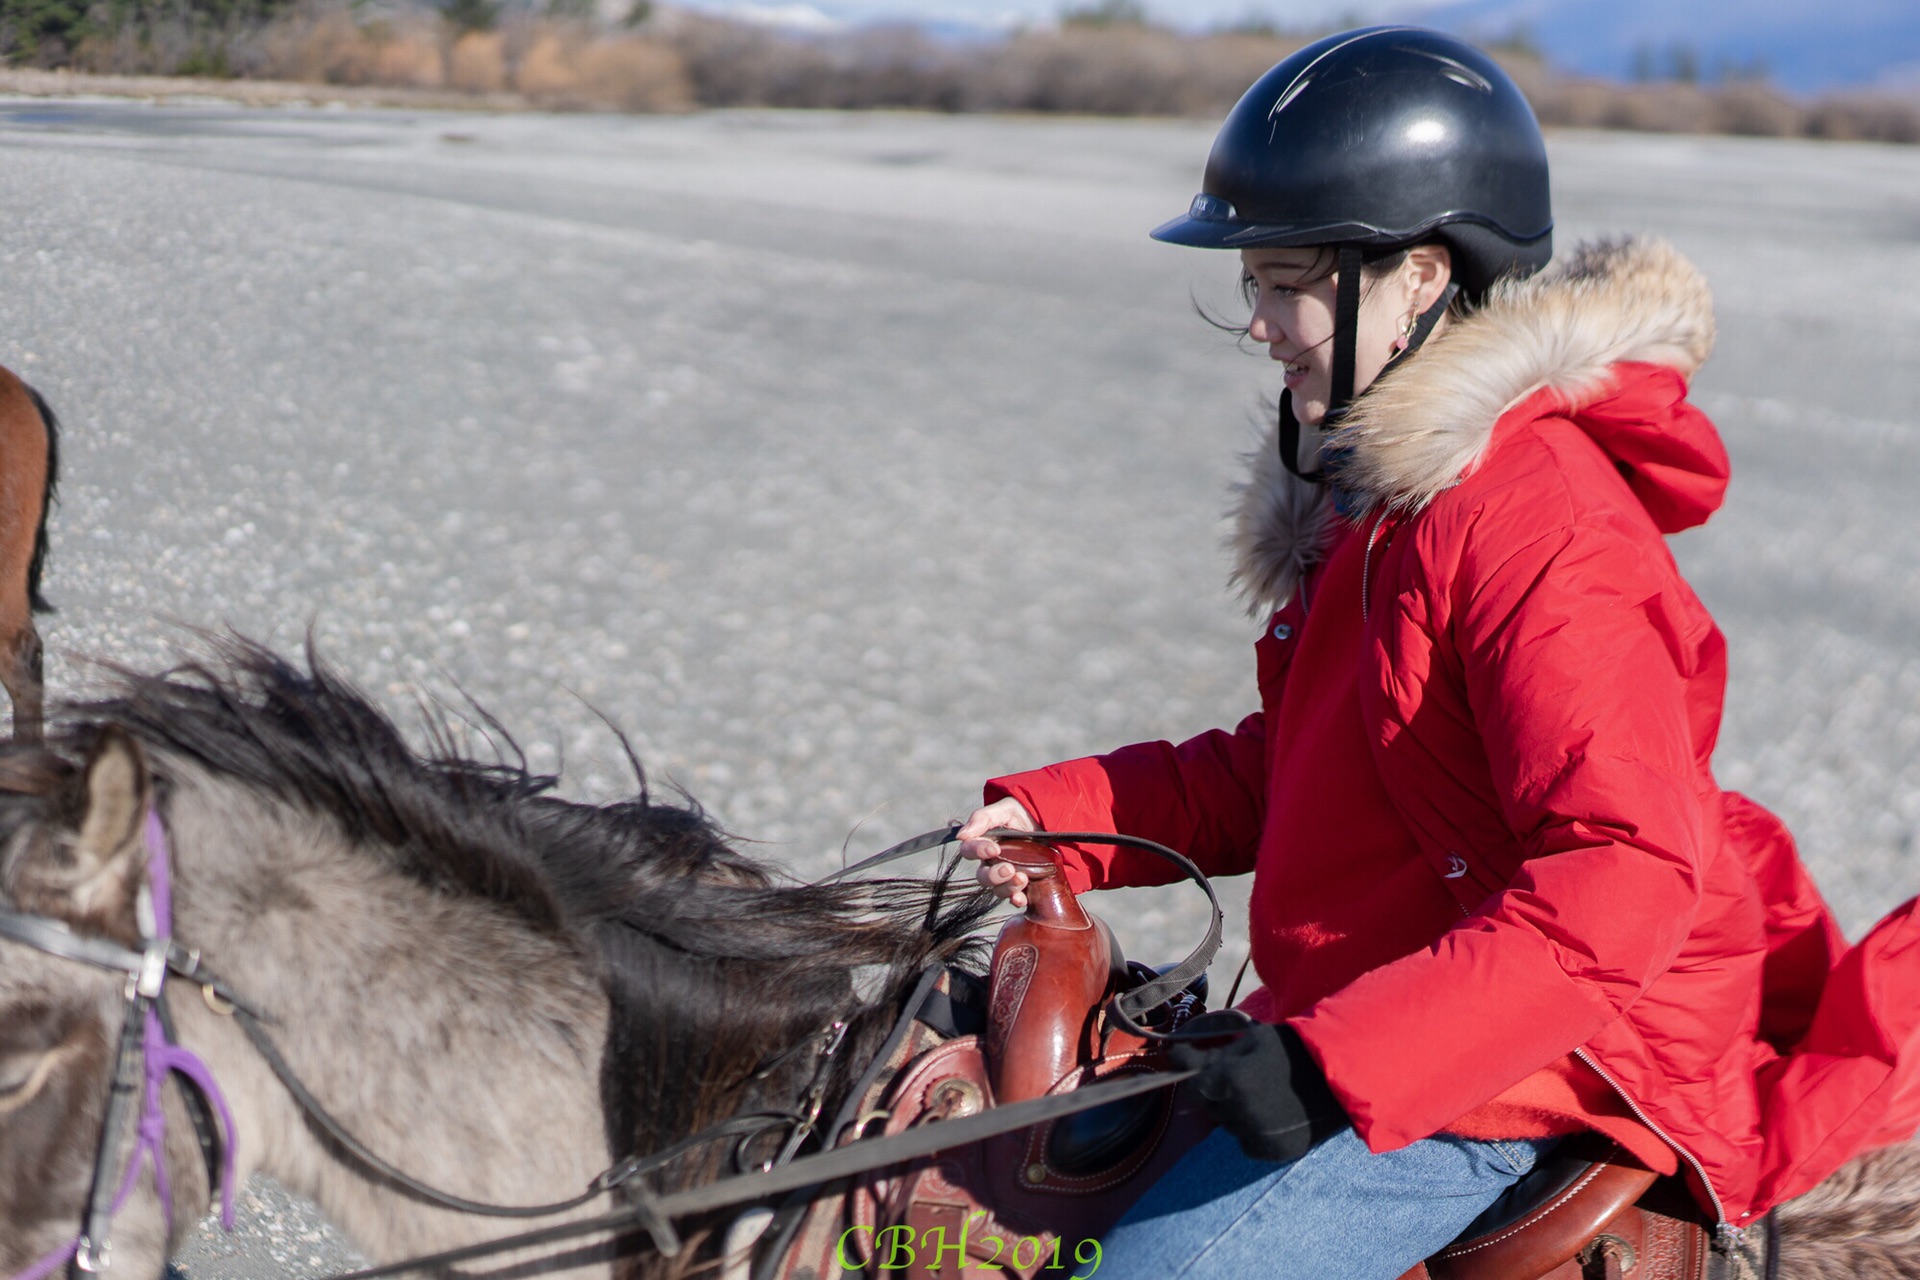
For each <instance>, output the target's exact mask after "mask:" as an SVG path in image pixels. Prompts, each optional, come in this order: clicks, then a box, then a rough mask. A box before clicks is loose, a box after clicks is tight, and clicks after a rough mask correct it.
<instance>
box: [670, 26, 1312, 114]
mask: <svg viewBox="0 0 1920 1280" xmlns="http://www.w3.org/2000/svg"><path fill="white" fill-rule="evenodd" d="M663 38H665V39H666V40H668V41H670V42H671V43H672V44H673V46H674V47H675V48H676V49H677V50H678V51H679V52H680V54H681V56H682V58H684V59H685V62H686V66H687V72H688V77H689V82H690V84H691V86H692V91H693V95H694V98H695V100H696V101H698V102H699V103H701V104H702V105H704V106H781V107H842V108H859V107H917V108H923V109H931V110H943V111H955V110H967V111H1051V112H1079V113H1090V114H1110V115H1217V114H1219V113H1221V112H1223V111H1225V110H1226V108H1227V107H1229V106H1231V105H1232V104H1233V103H1234V102H1235V101H1237V100H1238V99H1239V97H1240V95H1241V94H1242V93H1243V92H1245V90H1246V87H1247V86H1248V85H1249V84H1251V83H1252V82H1253V81H1254V80H1255V79H1257V78H1258V77H1259V75H1260V74H1261V73H1262V72H1264V71H1265V70H1266V69H1267V68H1268V67H1270V66H1271V65H1273V63H1275V62H1277V61H1279V60H1280V59H1281V58H1282V57H1285V56H1286V55H1287V54H1288V53H1290V52H1292V51H1293V50H1294V49H1295V48H1297V47H1299V44H1300V43H1301V42H1300V41H1289V40H1285V39H1280V38H1276V37H1270V36H1258V35H1217V36H1206V37H1186V36H1179V35H1175V34H1173V33H1171V32H1167V31H1160V30H1156V29H1153V28H1150V27H1143V26H1139V25H1137V24H1131V23H1120V22H1114V23H1086V24H1073V25H1068V26H1066V27H1063V28H1062V29H1060V30H1058V31H1046V32H1025V33H1021V34H1017V35H1014V36H1012V37H1010V38H1009V39H1007V40H1005V41H1001V42H997V43H994V44H987V45H976V46H958V47H955V46H948V45H941V44H938V43H936V42H934V41H932V40H929V39H928V38H927V37H926V36H925V35H923V34H921V33H920V32H918V31H915V30H912V29H911V28H905V27H894V28H885V27H883V28H876V29H869V30H864V31H859V32H854V33H851V34H848V35H841V36H834V37H799V36H792V35H784V34H781V33H778V32H774V31H770V30H768V29H766V28H764V27H753V26H748V25H746V24H742V23H731V22H725V21H722V20H720V19H714V18H704V17H699V16H696V15H692V14H684V13H683V14H679V15H676V19H675V21H673V22H672V23H671V24H668V25H666V26H665V27H664V29H663Z"/></svg>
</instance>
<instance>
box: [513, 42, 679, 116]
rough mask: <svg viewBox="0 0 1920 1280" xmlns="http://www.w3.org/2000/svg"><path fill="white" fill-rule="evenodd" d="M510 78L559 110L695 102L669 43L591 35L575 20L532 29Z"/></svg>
mask: <svg viewBox="0 0 1920 1280" xmlns="http://www.w3.org/2000/svg"><path fill="white" fill-rule="evenodd" d="M513 82H514V87H515V88H516V89H518V90H519V91H520V92H521V93H523V94H525V95H526V96H527V97H529V98H531V99H533V100H534V101H535V102H538V103H540V104H541V105H542V106H547V107H558V108H561V109H563V110H574V111H579V110H593V109H603V110H604V109H613V110H620V111H684V110H686V109H687V108H688V107H690V106H691V105H692V104H693V93H692V89H691V87H690V85H689V83H688V79H687V71H686V67H685V65H684V64H683V63H682V62H681V60H680V55H679V54H678V53H676V52H675V51H674V50H673V49H671V48H668V47H666V46H665V45H662V44H659V43H657V42H655V41H651V40H646V39H641V38H636V37H631V36H612V37H602V38H595V37H594V36H593V34H592V32H591V31H589V30H587V29H585V28H583V27H581V26H579V25H577V24H569V25H566V26H561V25H558V24H552V25H544V26H540V27H537V28H535V29H533V30H532V31H531V33H530V38H529V39H528V40H527V42H526V47H525V49H524V51H523V52H521V54H520V56H519V60H518V64H517V66H516V67H515V69H514V75H513Z"/></svg>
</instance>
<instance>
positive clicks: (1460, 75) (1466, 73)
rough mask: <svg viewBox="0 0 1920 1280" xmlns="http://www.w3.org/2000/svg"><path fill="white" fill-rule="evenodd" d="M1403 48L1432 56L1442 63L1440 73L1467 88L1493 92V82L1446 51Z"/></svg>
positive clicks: (1425, 55) (1428, 56) (1408, 51)
mask: <svg viewBox="0 0 1920 1280" xmlns="http://www.w3.org/2000/svg"><path fill="white" fill-rule="evenodd" d="M1402 48H1403V50H1404V51H1405V52H1407V53H1412V54H1417V55H1418V56H1420V57H1423V58H1432V59H1433V60H1434V61H1435V62H1437V63H1439V64H1440V68H1441V69H1440V74H1441V75H1443V76H1445V77H1446V78H1447V79H1449V80H1451V81H1453V82H1454V83H1455V84H1458V85H1465V86H1466V87H1467V88H1469V89H1474V90H1477V91H1479V92H1481V93H1492V92H1493V82H1492V81H1491V80H1489V79H1487V78H1486V77H1485V76H1483V75H1481V74H1480V73H1479V72H1478V71H1475V70H1474V69H1473V68H1472V67H1470V66H1468V65H1467V64H1466V63H1464V62H1461V61H1459V60H1457V59H1454V58H1449V57H1447V55H1445V54H1444V53H1435V52H1434V51H1433V50H1431V49H1412V48H1406V47H1405V46H1402Z"/></svg>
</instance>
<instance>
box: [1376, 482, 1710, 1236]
mask: <svg viewBox="0 0 1920 1280" xmlns="http://www.w3.org/2000/svg"><path fill="white" fill-rule="evenodd" d="M1386 522H1387V512H1386V510H1385V509H1382V511H1381V512H1380V514H1379V515H1378V516H1377V517H1375V519H1374V522H1373V532H1372V533H1370V534H1368V535H1367V555H1366V559H1365V560H1363V561H1362V562H1361V564H1360V620H1361V621H1362V622H1366V621H1370V620H1371V613H1372V593H1371V592H1370V590H1369V587H1370V586H1371V582H1370V579H1371V578H1372V576H1373V551H1374V544H1375V543H1377V542H1378V541H1379V540H1380V529H1381V527H1382V526H1383V525H1385V524H1386ZM1455 905H1456V906H1460V914H1461V915H1463V916H1467V915H1468V914H1469V913H1468V911H1467V909H1466V907H1465V906H1463V905H1460V904H1459V903H1458V902H1457V901H1456V903H1455ZM1573 1056H1574V1057H1576V1058H1578V1059H1580V1061H1582V1062H1584V1063H1586V1064H1587V1065H1588V1066H1589V1067H1591V1068H1592V1069H1593V1072H1594V1074H1595V1075H1597V1076H1599V1077H1600V1078H1601V1079H1602V1080H1604V1081H1606V1083H1607V1087H1608V1088H1610V1089H1612V1090H1613V1091H1614V1093H1615V1094H1616V1095H1618V1096H1619V1098H1620V1101H1622V1102H1624V1103H1626V1104H1627V1109H1628V1110H1629V1111H1631V1112H1633V1114H1634V1117H1635V1118H1636V1119H1637V1120H1639V1121H1640V1123H1641V1124H1644V1125H1645V1126H1647V1128H1649V1129H1651V1130H1652V1131H1653V1133H1654V1136H1655V1137H1657V1138H1659V1139H1660V1141H1662V1142H1664V1143H1666V1144H1667V1145H1668V1146H1669V1147H1672V1148H1673V1150H1674V1152H1675V1153H1676V1154H1678V1155H1679V1157H1680V1158H1681V1159H1682V1160H1685V1161H1686V1162H1687V1163H1688V1164H1690V1165H1692V1166H1693V1171H1694V1173H1695V1174H1697V1175H1699V1178H1700V1185H1701V1186H1703V1187H1705V1188H1706V1189H1707V1198H1708V1199H1710V1200H1712V1201H1713V1218H1714V1224H1713V1240H1714V1244H1715V1245H1716V1246H1718V1247H1719V1248H1720V1250H1721V1251H1722V1252H1731V1251H1732V1250H1733V1249H1734V1248H1735V1247H1737V1246H1738V1245H1739V1243H1740V1237H1741V1234H1742V1228H1740V1227H1736V1226H1734V1225H1733V1224H1732V1223H1731V1222H1728V1221H1727V1210H1726V1207H1725V1205H1723V1204H1722V1203H1721V1201H1720V1193H1719V1192H1718V1191H1716V1190H1714V1186H1713V1180H1712V1179H1711V1178H1709V1177H1707V1169H1706V1166H1705V1165H1703V1164H1701V1163H1700V1161H1699V1159H1698V1158H1696V1157H1695V1156H1694V1154H1693V1152H1691V1151H1689V1150H1687V1149H1686V1148H1685V1147H1683V1146H1681V1145H1680V1144H1679V1143H1678V1142H1676V1141H1674V1139H1673V1138H1672V1136H1671V1135H1669V1134H1668V1133H1667V1131H1666V1130H1665V1129H1663V1128H1661V1127H1660V1126H1659V1125H1658V1124H1656V1123H1655V1122H1654V1119H1653V1117H1652V1116H1649V1115H1648V1114H1647V1113H1646V1111H1645V1110H1643V1109H1642V1108H1641V1106H1640V1104H1639V1103H1637V1102H1635V1101H1634V1100H1633V1099H1632V1098H1631V1097H1630V1096H1628V1094H1627V1091H1626V1090H1625V1089H1622V1088H1621V1087H1620V1082H1619V1081H1618V1080H1615V1079H1614V1078H1613V1076H1612V1075H1611V1074H1610V1073H1609V1072H1608V1071H1607V1070H1606V1068H1604V1067H1602V1066H1601V1065H1600V1064H1599V1063H1597V1062H1595V1061H1594V1060H1593V1055H1592V1054H1590V1053H1588V1052H1587V1051H1586V1049H1585V1047H1581V1048H1578V1049H1575V1050H1574V1051H1573Z"/></svg>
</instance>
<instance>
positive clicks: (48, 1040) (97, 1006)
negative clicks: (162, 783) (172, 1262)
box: [0, 730, 193, 1276]
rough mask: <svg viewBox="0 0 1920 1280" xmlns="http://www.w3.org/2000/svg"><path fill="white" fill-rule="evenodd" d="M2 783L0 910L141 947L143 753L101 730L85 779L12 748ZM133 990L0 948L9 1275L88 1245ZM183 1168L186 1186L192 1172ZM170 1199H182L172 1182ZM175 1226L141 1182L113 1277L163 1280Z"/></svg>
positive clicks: (122, 1146) (51, 759) (123, 1148)
mask: <svg viewBox="0 0 1920 1280" xmlns="http://www.w3.org/2000/svg"><path fill="white" fill-rule="evenodd" d="M0 785H3V786H5V787H6V789H5V790H4V791H0V907H5V908H7V909H10V910H12V911H15V912H20V913H25V914H28V915H31V916H35V917H39V918H41V919H44V920H50V921H57V922H59V923H61V924H64V925H66V926H67V927H68V928H69V929H70V930H71V931H72V932H73V933H75V934H78V935H82V936H86V937H92V938H98V939H103V940H107V941H111V942H112V943H115V944H117V945H118V946H120V947H135V946H138V944H139V939H140V934H141V930H140V927H139V917H138V910H139V907H138V900H139V894H140V889H141V886H142V885H143V884H144V883H145V858H144V853H143V842H142V839H141V831H142V824H143V820H144V817H145V813H146V808H147V804H148V799H149V794H150V791H151V784H150V782H149V779H148V774H147V768H146V764H145V762H144V759H143V757H142V754H141V751H140V748H139V747H138V745H137V744H136V743H135V742H134V741H133V740H132V739H131V738H130V737H128V736H127V735H126V734H124V733H122V732H120V731H118V730H106V731H104V732H102V733H101V734H100V735H99V736H98V738H97V740H96V741H95V743H94V745H93V747H92V750H91V751H90V752H89V753H88V755H87V759H86V763H85V766H84V768H80V769H75V768H73V767H71V766H70V765H67V764H66V763H65V762H64V761H62V760H61V759H60V758H58V757H55V756H52V755H50V754H48V753H44V752H39V751H38V750H37V749H32V748H16V749H14V750H13V751H10V752H8V753H6V754H5V755H4V756H0ZM127 981H128V979H127V976H126V975H125V974H119V973H114V972H111V971H108V970H106V969H102V968H97V967H94V966H92V965H88V964H84V963H80V962H77V961H74V960H71V959H65V958H61V957H58V956H54V955H50V954H47V953H45V952H43V951H41V950H39V949H37V948H35V947H32V946H27V945H23V944H21V943H19V942H15V941H7V940H0V1222H4V1223H6V1224H7V1229H6V1230H5V1231H0V1275H6V1276H12V1275H16V1274H18V1273H20V1272H22V1271H23V1270H25V1269H27V1268H29V1267H31V1266H34V1264H35V1263H37V1262H39V1261H41V1260H42V1259H44V1258H47V1257H48V1256H49V1255H57V1254H58V1252H59V1251H60V1250H62V1249H63V1248H65V1247H66V1246H68V1245H71V1244H72V1243H73V1242H74V1241H75V1239H76V1238H77V1237H78V1236H79V1234H80V1232H81V1227H82V1218H83V1216H84V1214H85V1206H86V1203H87V1199H88V1195H89V1190H90V1187H91V1185H92V1182H93V1180H94V1168H95V1163H96V1160H97V1159H98V1158H99V1157H101V1155H102V1153H101V1152H100V1151H99V1147H100V1142H101V1132H102V1129H103V1126H104V1118H105V1114H106V1109H107V1097H108V1093H109V1090H110V1087H111V1084H112V1075H113V1065H114V1057H115V1048H116V1046H117V1044H118V1041H119V1038H120V1029H121V1024H122V1021H123V1018H124V1016H125V1010H126V1001H125V998H124V992H125V989H126V985H127ZM132 1131H133V1125H132V1124H129V1125H127V1126H125V1128H124V1129H123V1131H122V1133H121V1135H120V1140H119V1142H117V1143H116V1146H117V1148H118V1149H117V1150H114V1151H111V1152H107V1153H105V1157H106V1159H107V1160H108V1162H109V1166H110V1172H111V1174H112V1176H113V1179H114V1185H113V1187H112V1188H111V1191H110V1192H109V1194H114V1193H117V1192H118V1191H119V1190H120V1186H119V1171H120V1170H121V1169H122V1168H123V1167H124V1165H125V1162H126V1157H127V1148H129V1147H130V1146H131V1143H132V1139H133V1132H132ZM174 1163H179V1164H180V1165H181V1172H182V1176H183V1177H190V1176H191V1172H190V1168H191V1166H190V1165H187V1164H185V1163H184V1162H178V1161H176V1162H174ZM187 1185H188V1186H191V1185H193V1184H191V1183H189V1184H187ZM175 1186H176V1189H178V1190H185V1189H186V1188H185V1187H184V1186H182V1185H181V1183H180V1181H179V1179H176V1180H175ZM170 1226H171V1224H169V1223H167V1222H165V1221H163V1215H162V1212H161V1209H160V1203H159V1197H158V1195H157V1194H155V1191H154V1188H153V1183H152V1179H151V1174H150V1173H149V1174H146V1175H143V1176H142V1177H141V1179H140V1181H139V1182H138V1183H137V1184H136V1185H135V1186H134V1187H133V1188H132V1190H131V1191H130V1193H129V1194H128V1195H127V1197H126V1199H125V1201H124V1202H123V1203H122V1204H121V1206H120V1211H119V1212H118V1213H117V1214H116V1215H115V1216H114V1219H113V1232H112V1237H111V1239H112V1250H113V1253H112V1262H113V1267H114V1272H115V1273H116V1274H120V1275H126V1276H158V1275H159V1274H160V1272H161V1269H162V1266H163V1262H164V1256H165V1247H166V1243H167V1236H168V1232H169V1229H170ZM64 1270H65V1268H64V1267H61V1268H57V1271H58V1272H59V1273H61V1274H64Z"/></svg>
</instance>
